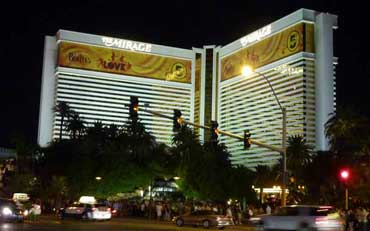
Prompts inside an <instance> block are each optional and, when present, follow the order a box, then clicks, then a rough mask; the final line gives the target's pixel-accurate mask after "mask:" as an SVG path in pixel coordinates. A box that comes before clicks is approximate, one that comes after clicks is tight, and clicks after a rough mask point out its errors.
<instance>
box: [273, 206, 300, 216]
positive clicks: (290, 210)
mask: <svg viewBox="0 0 370 231" xmlns="http://www.w3.org/2000/svg"><path fill="white" fill-rule="evenodd" d="M274 215H275V216H298V208H297V207H282V208H279V209H278V210H277V211H276V212H275V214H274Z"/></svg>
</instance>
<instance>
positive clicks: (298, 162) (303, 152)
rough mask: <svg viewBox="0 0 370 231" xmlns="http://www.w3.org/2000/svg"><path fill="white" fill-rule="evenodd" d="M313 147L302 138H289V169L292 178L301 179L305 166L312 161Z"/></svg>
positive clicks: (287, 152)
mask: <svg viewBox="0 0 370 231" xmlns="http://www.w3.org/2000/svg"><path fill="white" fill-rule="evenodd" d="M311 153H312V147H311V146H310V145H308V144H307V143H306V141H305V140H304V139H303V137H302V136H299V135H296V136H290V137H289V138H288V147H287V150H286V154H287V168H288V169H289V170H290V172H291V174H290V175H292V176H294V177H296V178H297V177H300V176H301V174H302V169H303V168H304V166H306V165H307V164H309V163H310V162H311V160H312V154H311Z"/></svg>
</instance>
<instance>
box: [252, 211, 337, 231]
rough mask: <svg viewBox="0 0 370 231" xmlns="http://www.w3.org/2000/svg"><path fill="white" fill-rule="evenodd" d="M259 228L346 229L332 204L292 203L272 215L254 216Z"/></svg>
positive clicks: (254, 221) (316, 230)
mask: <svg viewBox="0 0 370 231" xmlns="http://www.w3.org/2000/svg"><path fill="white" fill-rule="evenodd" d="M252 222H253V223H254V224H255V225H256V227H257V229H259V230H315V231H319V230H333V231H334V230H344V223H343V220H342V219H341V218H340V216H339V214H338V213H337V212H336V211H335V209H334V208H333V207H332V206H313V205H291V206H285V207H281V208H278V209H277V211H276V212H275V213H274V214H272V215H263V216H260V217H258V218H257V217H254V218H253V221H252Z"/></svg>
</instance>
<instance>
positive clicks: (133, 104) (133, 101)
mask: <svg viewBox="0 0 370 231" xmlns="http://www.w3.org/2000/svg"><path fill="white" fill-rule="evenodd" d="M138 111H139V98H138V97H136V96H130V109H129V113H130V117H131V119H133V120H137V118H138Z"/></svg>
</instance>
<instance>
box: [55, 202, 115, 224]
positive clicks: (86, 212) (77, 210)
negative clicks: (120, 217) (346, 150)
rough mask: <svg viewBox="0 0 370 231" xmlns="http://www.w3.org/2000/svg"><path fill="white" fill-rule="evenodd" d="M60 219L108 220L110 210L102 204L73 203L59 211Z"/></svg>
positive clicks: (110, 215) (110, 214)
mask: <svg viewBox="0 0 370 231" xmlns="http://www.w3.org/2000/svg"><path fill="white" fill-rule="evenodd" d="M59 215H60V218H61V219H64V218H68V217H73V218H79V219H84V220H110V219H111V218H112V212H111V208H109V206H106V205H104V204H87V203H73V204H71V205H69V206H67V207H66V208H63V209H61V211H60V213H59Z"/></svg>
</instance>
